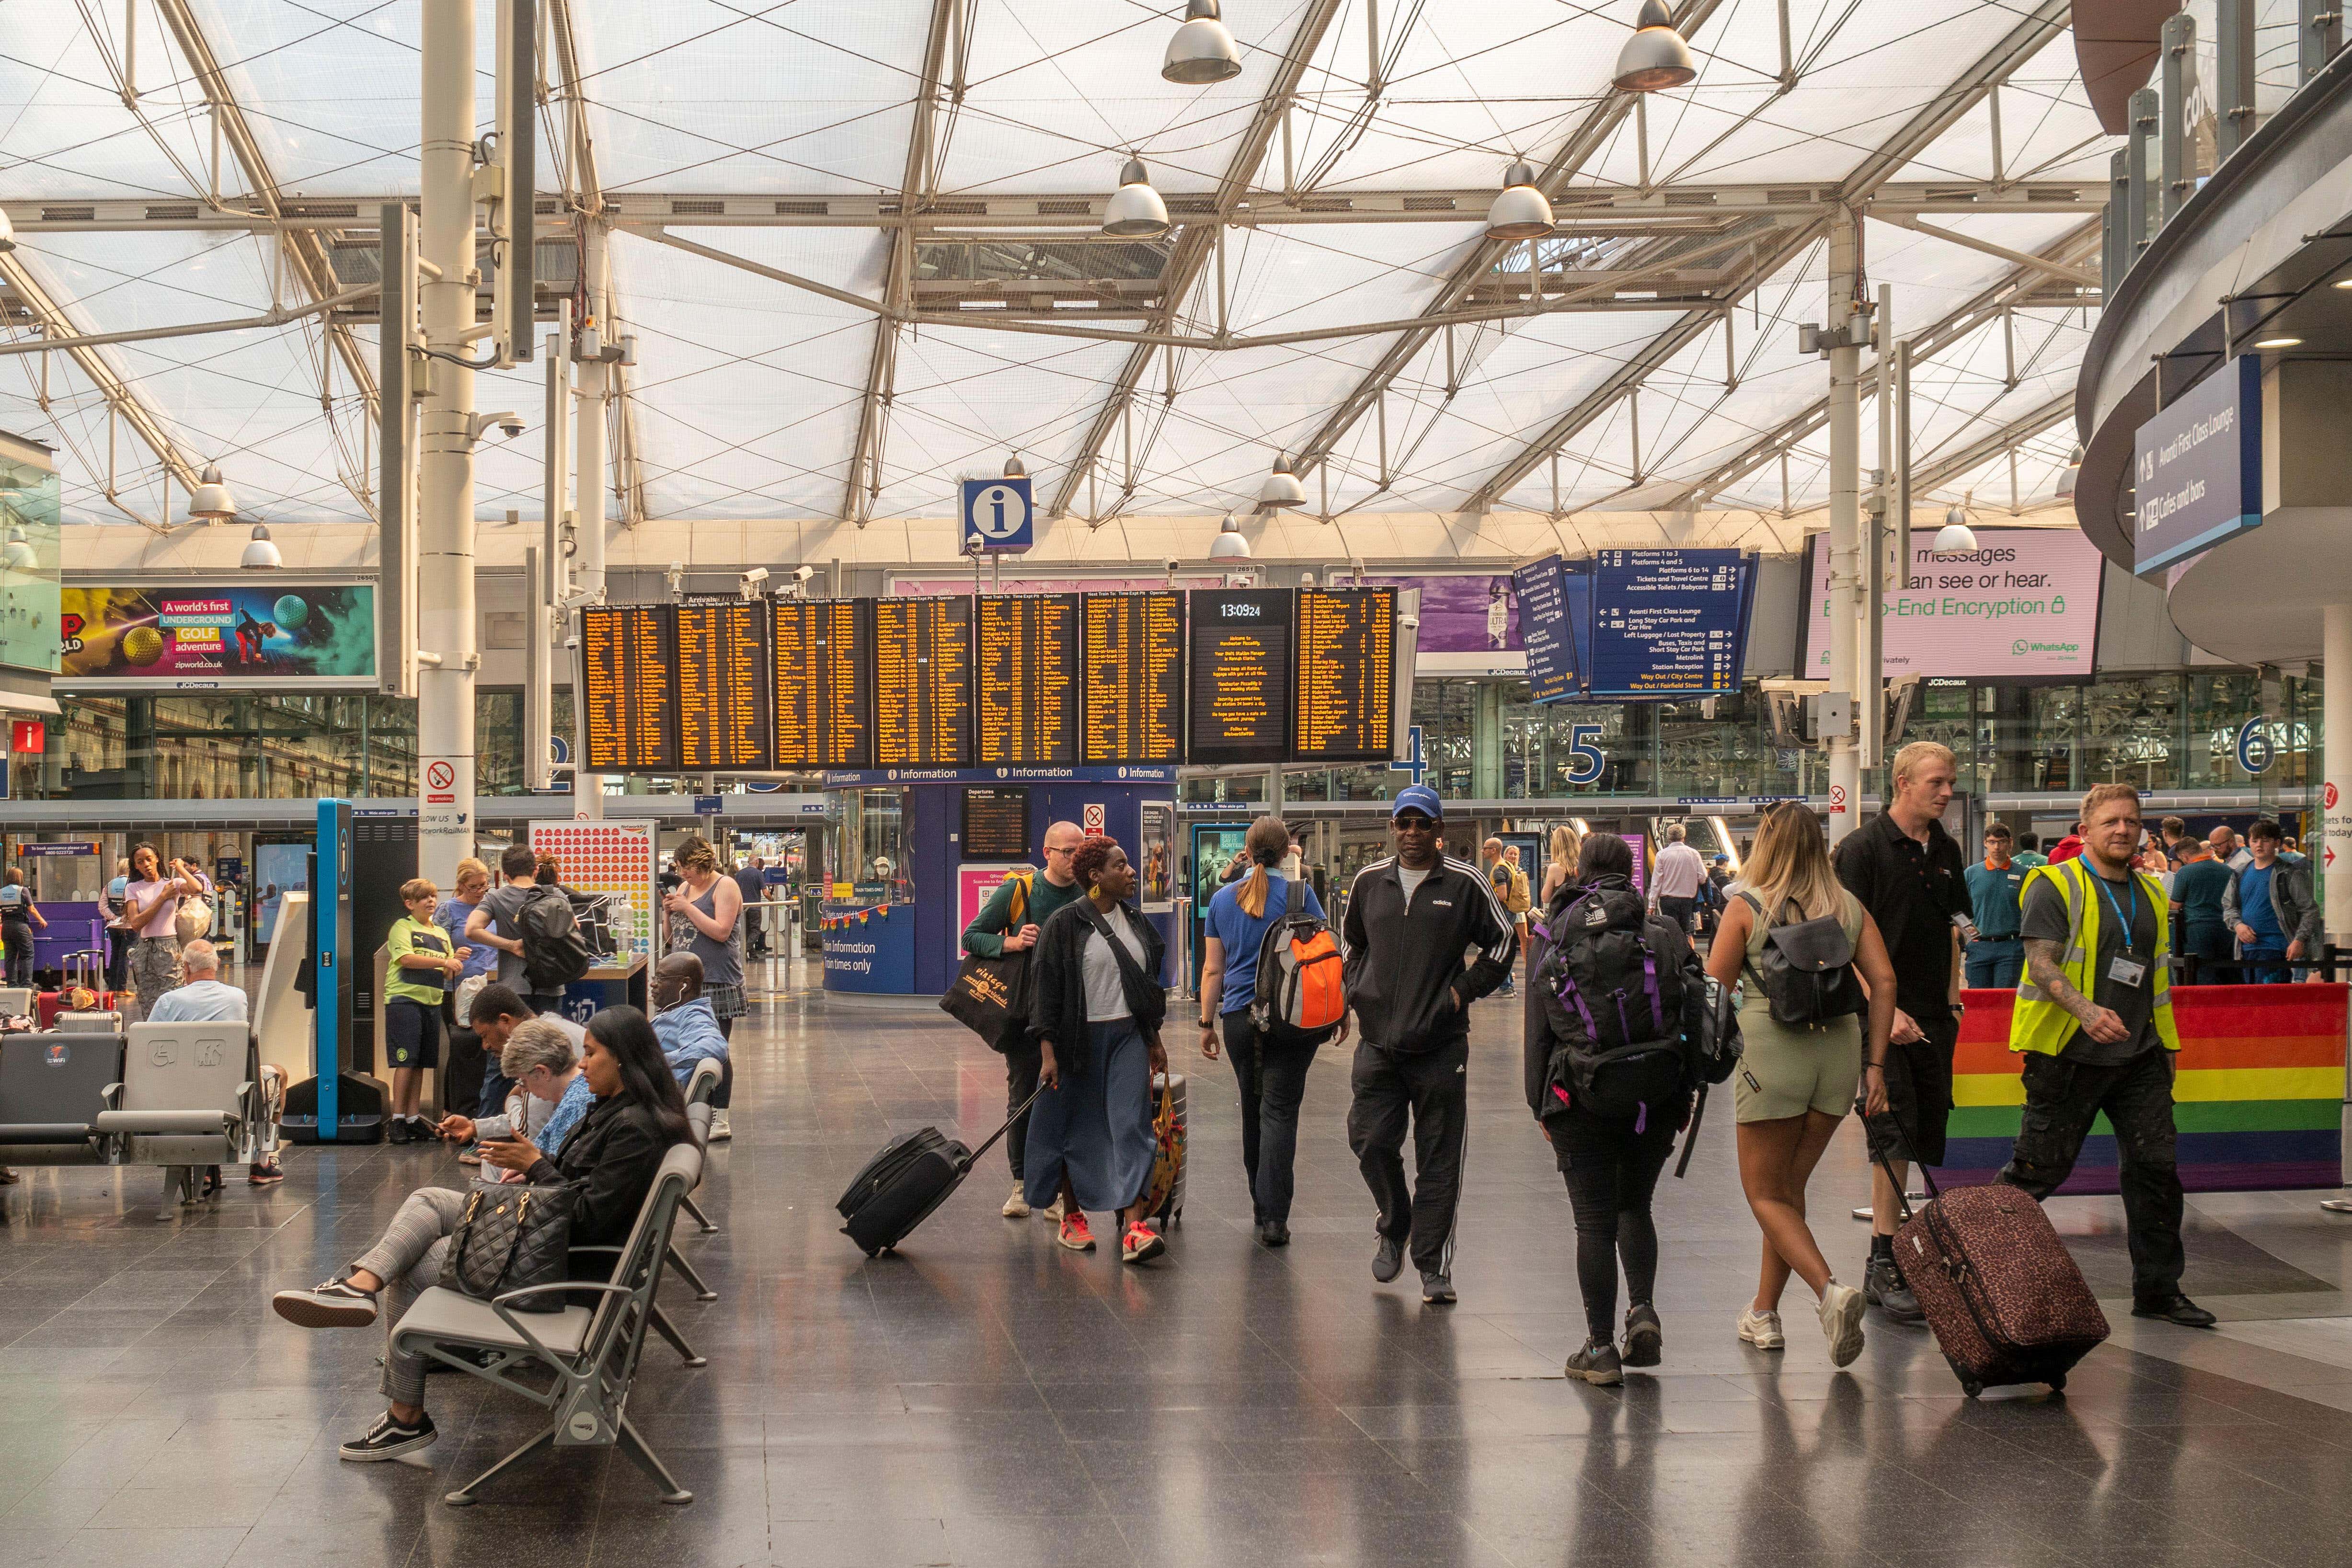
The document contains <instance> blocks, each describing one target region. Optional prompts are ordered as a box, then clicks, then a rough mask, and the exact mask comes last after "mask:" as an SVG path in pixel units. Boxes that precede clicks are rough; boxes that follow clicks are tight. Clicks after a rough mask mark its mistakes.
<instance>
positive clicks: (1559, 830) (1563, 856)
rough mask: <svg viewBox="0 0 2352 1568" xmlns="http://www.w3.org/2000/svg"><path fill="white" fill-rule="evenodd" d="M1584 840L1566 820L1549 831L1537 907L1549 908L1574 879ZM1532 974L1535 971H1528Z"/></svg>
mask: <svg viewBox="0 0 2352 1568" xmlns="http://www.w3.org/2000/svg"><path fill="white" fill-rule="evenodd" d="M1583 848H1584V841H1583V839H1582V838H1581V837H1580V835H1579V834H1578V832H1577V831H1576V830H1575V829H1574V828H1572V827H1570V826H1569V825H1568V824H1567V823H1566V822H1562V823H1560V824H1559V826H1558V827H1556V828H1554V829H1552V831H1551V859H1550V861H1549V862H1547V863H1546V865H1545V866H1544V873H1543V887H1542V890H1541V891H1540V892H1539V893H1538V894H1537V896H1536V907H1537V908H1538V909H1549V908H1550V907H1551V901H1552V899H1553V898H1554V897H1556V896H1558V894H1559V890H1560V889H1561V888H1563V887H1566V886H1568V885H1569V884H1570V883H1572V882H1574V881H1575V880H1576V867H1577V861H1578V858H1579V857H1580V855H1581V854H1582V853H1583ZM1534 972H1535V971H1534V970H1532V969H1530V970H1529V971H1528V973H1529V974H1533V973H1534Z"/></svg>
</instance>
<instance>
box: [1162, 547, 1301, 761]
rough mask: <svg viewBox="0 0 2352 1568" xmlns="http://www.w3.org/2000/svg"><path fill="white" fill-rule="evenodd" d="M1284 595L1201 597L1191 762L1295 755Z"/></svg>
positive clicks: (1203, 593) (1289, 602) (1271, 591)
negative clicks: (1291, 730)
mask: <svg viewBox="0 0 2352 1568" xmlns="http://www.w3.org/2000/svg"><path fill="white" fill-rule="evenodd" d="M1295 602H1296V601H1295V596H1294V595H1293V593H1292V591H1290V590H1289V589H1286V588H1219V589H1198V590H1195V591H1193V593H1192V601H1191V603H1190V604H1189V605H1188V606H1187V610H1186V613H1187V615H1188V616H1189V618H1190V619H1191V621H1192V722H1191V727H1190V728H1191V745H1190V746H1189V747H1187V751H1188V754H1189V758H1190V760H1191V761H1192V762H1194V763H1196V764H1202V765H1206V766H1212V767H1213V766H1216V765H1219V764H1243V763H1252V762H1280V761H1282V760H1283V759H1284V758H1286V755H1287V754H1288V752H1289V748H1290V744H1291V735H1290V706H1291V705H1290V695H1291V693H1290V683H1291V647H1292V635H1293V632H1292V620H1291V617H1292V612H1293V610H1294V608H1295Z"/></svg>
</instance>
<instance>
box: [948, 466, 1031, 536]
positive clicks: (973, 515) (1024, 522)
mask: <svg viewBox="0 0 2352 1568" xmlns="http://www.w3.org/2000/svg"><path fill="white" fill-rule="evenodd" d="M958 511H959V514H960V515H961V517H962V520H963V538H962V542H963V548H964V549H967V550H969V549H973V548H975V547H974V546H973V544H972V542H971V541H972V539H973V538H975V537H977V538H979V540H980V544H979V546H978V547H977V548H979V549H984V550H1004V551H1008V552H1010V553H1012V554H1014V555H1018V554H1020V553H1021V552H1022V551H1024V550H1025V549H1028V548H1029V547H1030V546H1031V545H1032V544H1034V543H1035V542H1036V541H1035V539H1034V538H1033V537H1032V533H1031V526H1032V524H1033V523H1034V520H1035V517H1036V508H1035V507H1034V506H1033V505H1032V504H1031V502H1030V499H1029V481H1028V480H1027V479H1025V478H1024V479H966V480H965V481H963V485H962V498H961V506H960V507H959V508H958Z"/></svg>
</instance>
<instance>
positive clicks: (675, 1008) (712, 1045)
mask: <svg viewBox="0 0 2352 1568" xmlns="http://www.w3.org/2000/svg"><path fill="white" fill-rule="evenodd" d="M650 990H651V993H652V998H653V1004H654V1007H655V1009H656V1011H655V1013H654V1035H655V1038H656V1039H657V1040H660V1041H661V1048H662V1058H663V1060H664V1061H667V1062H668V1063H669V1070H670V1071H672V1072H674V1073H676V1074H677V1086H678V1087H679V1088H680V1089H683V1088H685V1087H686V1083H687V1080H688V1079H689V1078H692V1077H693V1076H694V1064H695V1063H696V1062H698V1061H706V1060H708V1061H716V1062H717V1063H719V1066H720V1067H721V1068H722V1069H727V1071H729V1073H730V1077H731V1075H732V1071H733V1070H732V1069H731V1068H730V1067H729V1066H728V1060H727V1037H726V1036H725V1035H723V1034H721V1033H719V1018H718V1015H717V1014H716V1013H714V1012H713V1011H712V1010H711V1008H710V1003H709V1001H708V1000H707V999H705V998H704V997H703V995H702V960H701V959H699V958H698V957H696V956H694V955H693V954H691V953H672V954H671V955H670V956H668V957H667V958H664V959H663V960H662V961H661V967H660V968H658V969H656V970H655V971H654V978H653V985H652V986H651V988H650ZM725 1084H726V1081H725V1080H721V1083H720V1089H719V1098H718V1099H717V1100H716V1101H714V1102H713V1103H712V1104H713V1114H712V1116H711V1119H710V1141H711V1142H713V1143H718V1142H719V1141H720V1140H721V1139H724V1138H726V1137H728V1136H729V1134H728V1131H727V1113H725V1112H724V1111H719V1110H717V1109H716V1107H717V1106H719V1105H722V1104H724V1103H726V1100H727V1093H726V1087H725Z"/></svg>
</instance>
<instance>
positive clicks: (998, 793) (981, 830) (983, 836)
mask: <svg viewBox="0 0 2352 1568" xmlns="http://www.w3.org/2000/svg"><path fill="white" fill-rule="evenodd" d="M962 848H963V853H962V855H961V857H959V858H961V859H963V860H968V861H1025V860H1027V859H1028V858H1029V791H1028V790H1026V789H967V790H965V791H964V792H963V846H962Z"/></svg>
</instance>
